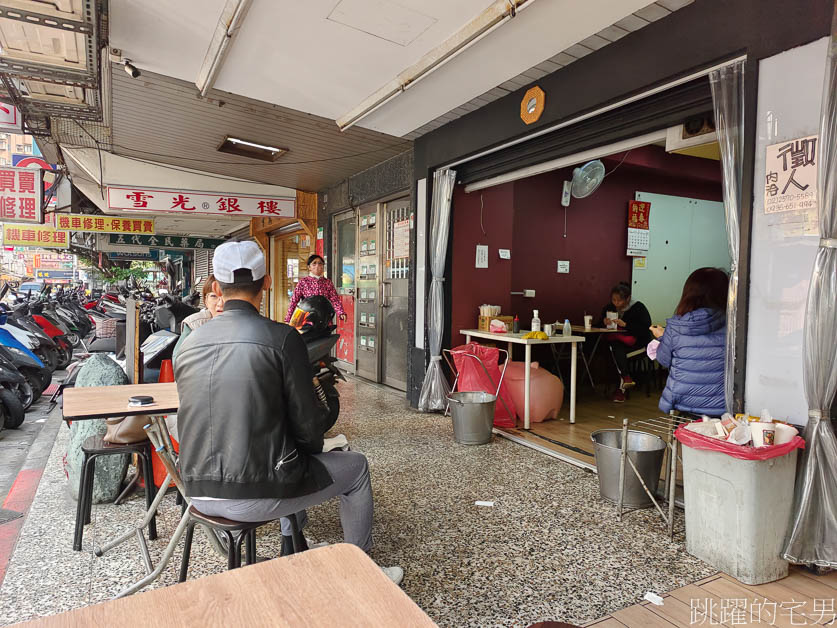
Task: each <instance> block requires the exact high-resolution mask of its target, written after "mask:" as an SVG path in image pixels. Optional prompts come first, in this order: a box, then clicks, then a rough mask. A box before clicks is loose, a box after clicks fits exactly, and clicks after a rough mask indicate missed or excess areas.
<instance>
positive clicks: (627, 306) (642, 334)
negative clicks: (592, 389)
mask: <svg viewBox="0 0 837 628" xmlns="http://www.w3.org/2000/svg"><path fill="white" fill-rule="evenodd" d="M608 312H611V313H612V312H616V318H608V316H607V314H608ZM601 320H602V324H603V325H604V326H605V327H607V326H608V325H611V324H615V325H616V329H618V330H619V333H614V334H607V335H606V336H605V339H606V340H607V341H608V343H609V346H610V351H611V353H612V354H613V360H614V362H615V363H616V370H617V371H618V372H619V388H618V389H617V390H616V391H615V392H614V393H613V401H617V402H623V401H625V389H626V388H629V387H631V386H633V385H634V381H633V379H631V376H630V375H628V353H629V352H630V351H636V350H637V349H644V348H645V346H646V345H647V344H648V343H649V342H650V341H651V332H650V331H649V328H650V326H651V315H650V314H649V313H648V308H647V307H645V305H644V304H643V303H642V301H634V300H633V299H632V298H631V284H629V283H626V282H624V281H621V282H619V283H618V284H616V285H615V286H613V288H612V289H611V291H610V303H609V304H608V305H605V306H604V307H603V308H602V315H601Z"/></svg>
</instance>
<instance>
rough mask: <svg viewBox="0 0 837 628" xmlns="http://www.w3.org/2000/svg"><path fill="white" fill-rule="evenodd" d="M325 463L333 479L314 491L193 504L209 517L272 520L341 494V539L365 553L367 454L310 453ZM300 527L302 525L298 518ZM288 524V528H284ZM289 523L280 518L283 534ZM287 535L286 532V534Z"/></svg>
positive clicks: (368, 539)
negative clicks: (324, 486)
mask: <svg viewBox="0 0 837 628" xmlns="http://www.w3.org/2000/svg"><path fill="white" fill-rule="evenodd" d="M312 457H313V458H316V459H317V460H319V461H320V462H321V463H323V465H324V466H325V468H326V470H327V471H328V473H329V475H330V476H331V478H332V480H334V482H333V483H332V484H331V485H330V486H327V487H326V488H324V489H323V490H321V491H317V492H316V493H311V494H310V495H303V496H302V497H293V498H288V499H276V498H272V497H268V498H263V499H217V500H216V499H213V500H204V499H200V498H195V499H194V500H193V501H192V505H193V506H195V508H197V509H198V510H199V511H200V512H202V513H203V514H205V515H209V516H211V517H224V518H226V519H232V520H233V521H248V522H249V521H274V520H276V519H279V518H280V517H286V516H288V515H290V514H292V513H302V515H303V518H304V514H305V513H304V512H303V511H304V510H305V509H306V508H310V507H312V506H316V505H318V504H322V503H323V502H325V501H327V500H329V499H331V498H332V497H337V496H338V495H339V496H340V524H341V525H342V527H343V540H344V541H345V542H346V543H352V544H353V545H357V546H358V547H359V548H361V549H362V550H363V551H365V552H368V551H369V550H370V549H371V547H372V510H373V505H372V484H371V481H370V477H369V464H368V463H367V461H366V456H364V455H363V454H362V453H359V452H356V451H330V452H328V453H325V454H316V455H314V456H312ZM299 523H300V526H302V525H304V523H303V521H300V522H299ZM286 526H287V528H286ZM286 529H287V532H288V535H289V534H290V532H291V530H290V524H289V523H288V522H287V520H283V521H282V534H285V530H286ZM286 536H287V535H286Z"/></svg>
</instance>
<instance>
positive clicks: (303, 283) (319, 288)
mask: <svg viewBox="0 0 837 628" xmlns="http://www.w3.org/2000/svg"><path fill="white" fill-rule="evenodd" d="M318 294H319V295H322V296H324V297H325V298H327V299H328V300H329V301H331V304H332V305H333V306H334V311H335V312H336V313H337V316H343V315H344V314H345V313H346V312H345V311H344V310H343V303H341V301H340V295H339V294H337V290H335V289H334V284H333V283H331V279H328V278H326V277H314V276H313V275H308V276H307V277H303V278H302V279H300V280H299V283H298V284H296V288H294V293H293V295H291V304H290V306H288V313H287V314H285V322H286V323H287V322H288V321H290V320H291V316H292V315H293V313H294V310H295V309H296V305H297V303H299V302H300V301H302V299H307V298H308V297H313V296H316V295H318Z"/></svg>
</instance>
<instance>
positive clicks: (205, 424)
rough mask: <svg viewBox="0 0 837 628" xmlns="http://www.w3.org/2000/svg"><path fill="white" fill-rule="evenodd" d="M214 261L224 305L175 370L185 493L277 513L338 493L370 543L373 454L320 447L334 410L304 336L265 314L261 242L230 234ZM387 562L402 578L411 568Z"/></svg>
mask: <svg viewBox="0 0 837 628" xmlns="http://www.w3.org/2000/svg"><path fill="white" fill-rule="evenodd" d="M213 266H214V274H215V278H216V280H217V281H216V285H215V288H214V289H215V290H216V291H220V293H221V294H222V295H223V299H224V312H223V314H221V315H219V316H217V317H215V318H213V319H212V320H211V321H209V322H208V323H206V324H205V325H202V326H201V327H199V328H198V329H196V330H195V331H194V332H192V333H191V334H190V335H189V337H188V338H187V339H186V340H185V341H184V343H183V346H182V348H181V350H180V353H179V355H178V359H177V365H176V369H175V379H176V381H177V388H178V393H179V396H180V409H179V411H178V432H179V435H180V465H181V474H182V476H183V482H184V484H185V486H186V492H187V495H188V496H189V497H191V498H192V504H193V505H194V506H195V508H197V509H198V510H200V511H201V512H203V513H204V514H207V515H210V516H221V517H226V518H228V519H232V520H234V521H269V520H274V519H278V518H279V517H282V516H287V515H289V514H291V513H296V512H298V511H301V510H304V509H305V508H308V507H311V506H314V505H316V504H320V503H322V502H324V501H326V500H328V499H330V498H332V497H336V496H338V495H339V496H340V520H341V524H342V526H343V534H344V537H345V541H346V542H347V543H353V544H355V545H357V546H359V547H360V548H361V549H363V550H365V551H368V550H369V549H370V547H371V546H372V510H373V506H372V487H371V483H370V478H369V467H368V464H367V461H366V457H365V456H364V455H363V454H361V453H358V452H351V451H348V452H343V451H337V452H329V453H322V449H323V434H324V432H325V420H326V417H327V413H328V410H327V409H326V408H324V407H323V406H322V405H321V404H320V402H319V400H318V399H317V396H316V393H315V392H314V387H313V384H312V376H311V368H310V365H309V360H308V352H307V349H306V347H305V343H304V342H303V341H302V337H301V336H300V335H299V333H298V332H297V331H296V330H295V329H294V328H292V327H290V326H288V325H284V324H281V323H276V322H274V321H271V320H269V319H267V318H264V317H262V316H261V315H260V314H259V306H260V305H261V300H262V291H263V290H264V289H267V288H268V287H269V286H270V277H269V276H268V275H266V274H265V262H264V256H263V254H262V252H261V250H260V249H259V248H258V246H257V245H256V244H255V243H254V242H228V243H225V244H222V245H221V246H219V247H218V248H217V249H216V251H215V255H214V259H213ZM393 570H395V571H393ZM385 571H387V575H389V576H390V577H391V578H393V579H394V580H398V581H400V578H401V576H402V575H403V572H401V570H400V568H387V569H385ZM391 572H393V573H391Z"/></svg>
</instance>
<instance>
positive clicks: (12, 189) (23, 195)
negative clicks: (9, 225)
mask: <svg viewBox="0 0 837 628" xmlns="http://www.w3.org/2000/svg"><path fill="white" fill-rule="evenodd" d="M43 198H44V190H43V171H42V170H33V169H32V168H14V167H8V166H6V167H3V168H0V220H2V222H4V223H5V222H21V223H30V224H41V223H43V221H44V213H43V209H42V207H41V206H42V204H43Z"/></svg>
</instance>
